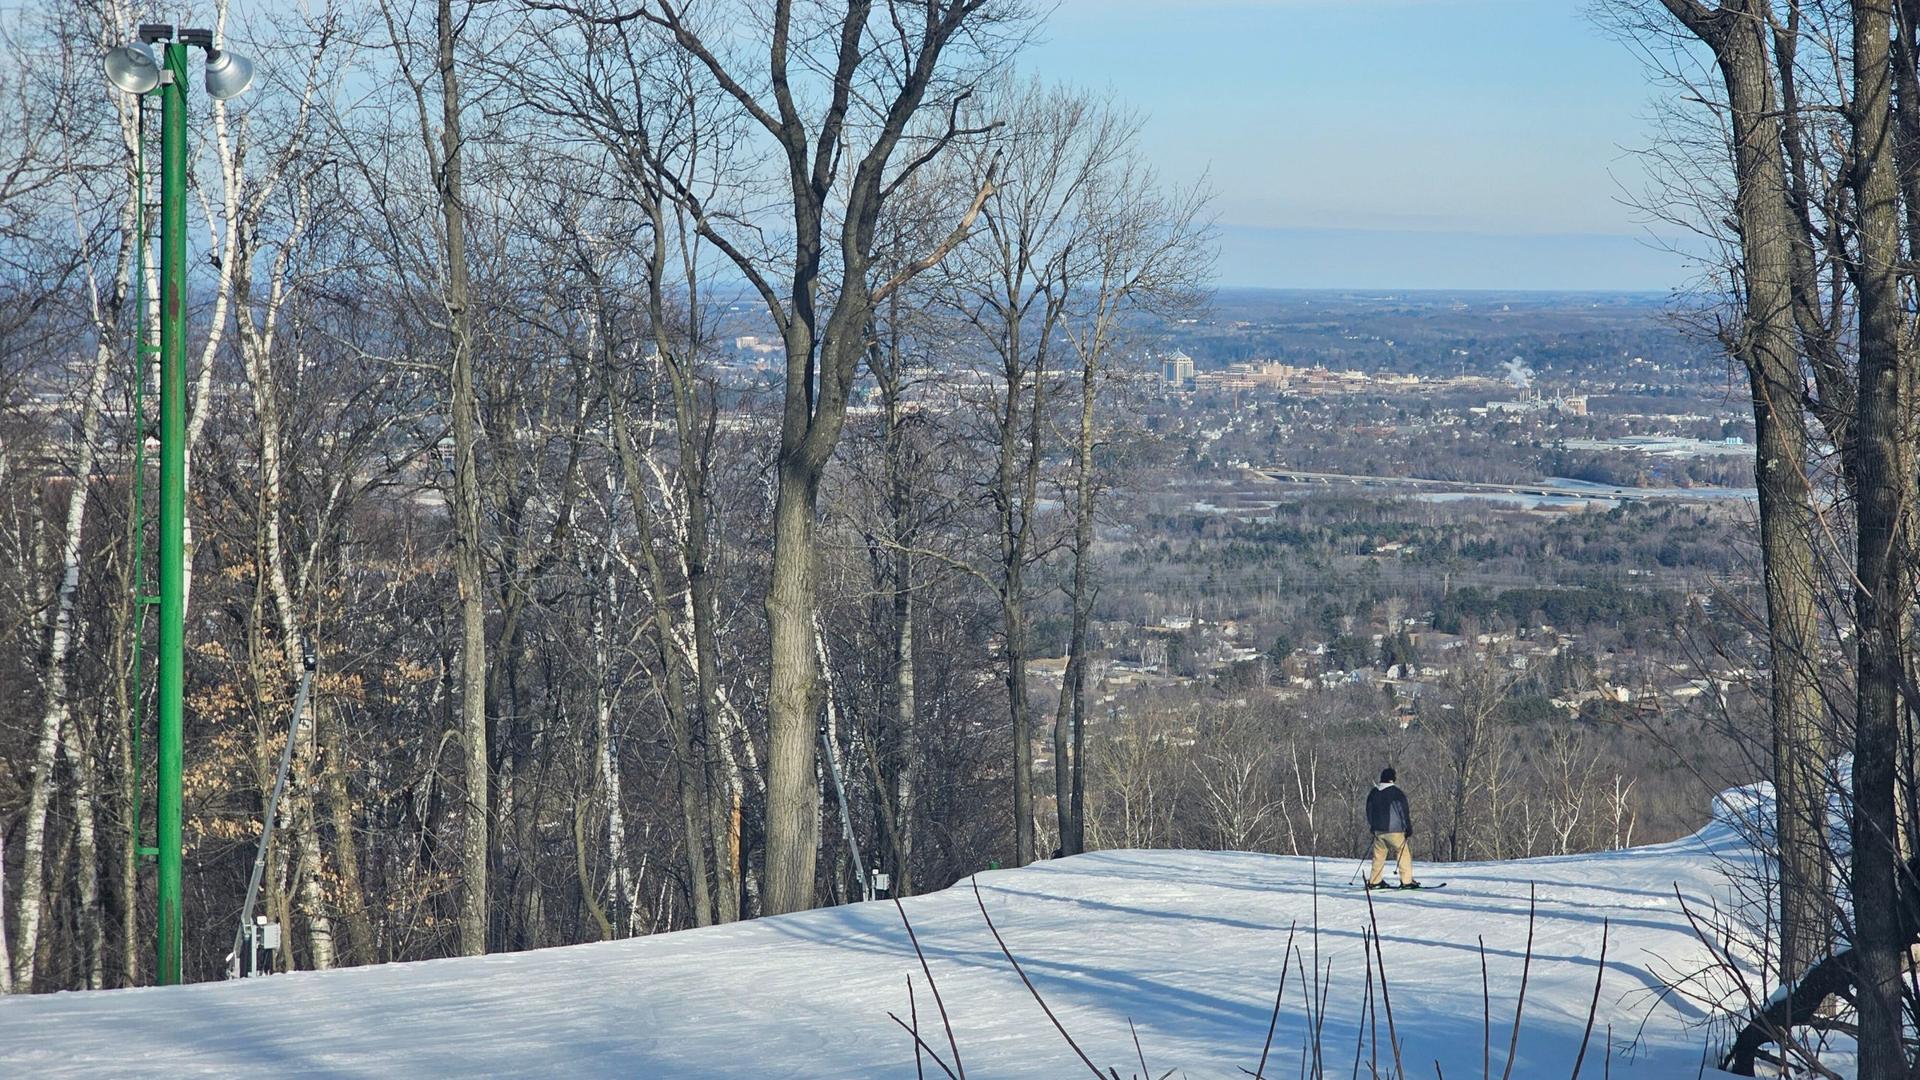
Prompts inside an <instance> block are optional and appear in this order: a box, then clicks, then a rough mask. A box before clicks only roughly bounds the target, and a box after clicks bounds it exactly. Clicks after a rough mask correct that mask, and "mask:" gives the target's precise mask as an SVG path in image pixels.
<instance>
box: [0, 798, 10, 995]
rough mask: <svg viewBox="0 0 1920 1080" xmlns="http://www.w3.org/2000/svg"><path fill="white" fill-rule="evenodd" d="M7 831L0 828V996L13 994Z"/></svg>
mask: <svg viewBox="0 0 1920 1080" xmlns="http://www.w3.org/2000/svg"><path fill="white" fill-rule="evenodd" d="M6 909H7V830H6V829H5V828H0V994H11V993H13V949H12V946H10V945H9V944H8V943H7V916H6Z"/></svg>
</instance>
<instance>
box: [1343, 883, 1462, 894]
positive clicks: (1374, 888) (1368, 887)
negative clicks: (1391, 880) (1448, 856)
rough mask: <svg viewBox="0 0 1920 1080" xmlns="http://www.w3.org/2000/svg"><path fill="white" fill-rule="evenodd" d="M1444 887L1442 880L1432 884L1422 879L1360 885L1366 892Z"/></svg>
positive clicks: (1408, 890)
mask: <svg viewBox="0 0 1920 1080" xmlns="http://www.w3.org/2000/svg"><path fill="white" fill-rule="evenodd" d="M1446 887H1447V883H1446V882H1444V881H1438V882H1434V883H1432V884H1428V883H1427V882H1424V881H1423V882H1421V883H1420V884H1418V885H1363V886H1361V888H1363V889H1366V890H1367V891H1368V892H1420V891H1422V890H1425V889H1444V888H1446Z"/></svg>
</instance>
